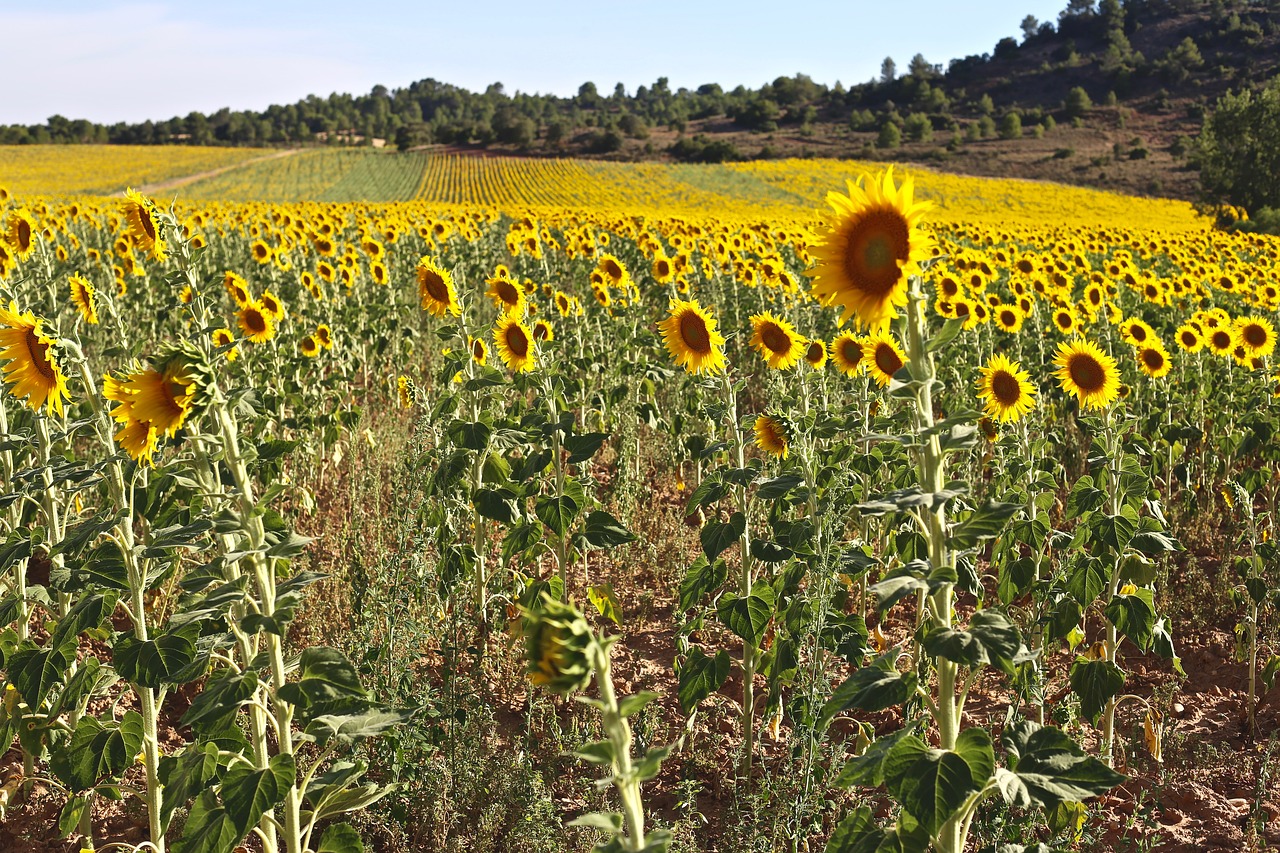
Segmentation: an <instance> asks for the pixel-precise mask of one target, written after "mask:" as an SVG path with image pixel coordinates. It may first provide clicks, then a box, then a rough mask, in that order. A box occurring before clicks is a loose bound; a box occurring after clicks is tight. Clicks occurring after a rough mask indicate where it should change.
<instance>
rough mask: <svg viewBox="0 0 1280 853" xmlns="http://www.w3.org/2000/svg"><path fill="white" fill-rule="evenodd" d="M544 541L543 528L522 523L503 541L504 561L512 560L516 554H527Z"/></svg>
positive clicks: (512, 529)
mask: <svg viewBox="0 0 1280 853" xmlns="http://www.w3.org/2000/svg"><path fill="white" fill-rule="evenodd" d="M541 540H542V527H541V526H539V525H537V524H532V523H529V522H522V523H521V524H518V525H516V526H515V527H513V528H511V531H510V532H509V533H508V534H507V535H506V537H505V538H504V539H503V540H502V559H503V560H510V559H511V558H512V557H514V556H515V555H516V554H525V553H528V551H529V550H530V549H531V548H533V546H534V545H537V544H538V543H539V542H540V541H541Z"/></svg>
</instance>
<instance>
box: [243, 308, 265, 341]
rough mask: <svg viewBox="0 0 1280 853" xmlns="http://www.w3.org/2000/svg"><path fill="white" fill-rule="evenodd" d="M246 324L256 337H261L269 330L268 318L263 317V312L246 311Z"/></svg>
mask: <svg viewBox="0 0 1280 853" xmlns="http://www.w3.org/2000/svg"><path fill="white" fill-rule="evenodd" d="M244 324H245V325H246V326H248V327H249V331H250V332H251V333H253V334H255V335H260V334H262V333H263V332H265V331H266V330H267V318H266V317H264V316H262V312H261V311H257V310H251V311H246V312H245V315H244Z"/></svg>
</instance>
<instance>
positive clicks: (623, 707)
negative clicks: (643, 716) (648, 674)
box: [618, 690, 658, 720]
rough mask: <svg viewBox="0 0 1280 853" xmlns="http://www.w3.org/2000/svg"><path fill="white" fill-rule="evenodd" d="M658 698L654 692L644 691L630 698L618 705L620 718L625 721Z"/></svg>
mask: <svg viewBox="0 0 1280 853" xmlns="http://www.w3.org/2000/svg"><path fill="white" fill-rule="evenodd" d="M657 698H658V694H657V693H654V692H653V691H652V690H642V691H640V692H639V693H636V694H635V695H633V696H628V697H627V698H626V699H623V700H622V701H621V702H619V703H618V716H619V717H622V719H624V720H625V719H626V718H627V717H630V716H631V715H632V714H635V713H636V712H638V711H639V710H640V709H641V708H643V707H645V706H646V705H648V704H649V703H650V702H652V701H653V700H654V699H657Z"/></svg>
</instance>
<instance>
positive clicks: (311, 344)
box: [298, 335, 320, 358]
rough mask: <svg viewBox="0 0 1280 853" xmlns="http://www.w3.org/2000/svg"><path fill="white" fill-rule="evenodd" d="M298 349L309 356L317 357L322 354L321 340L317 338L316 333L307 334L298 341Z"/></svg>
mask: <svg viewBox="0 0 1280 853" xmlns="http://www.w3.org/2000/svg"><path fill="white" fill-rule="evenodd" d="M298 351H299V352H300V353H302V354H303V355H305V356H306V357H307V358H315V357H316V356H318V355H319V354H320V342H319V341H317V340H316V339H315V336H314V335H307V336H306V337H305V338H303V339H302V340H301V341H299V342H298Z"/></svg>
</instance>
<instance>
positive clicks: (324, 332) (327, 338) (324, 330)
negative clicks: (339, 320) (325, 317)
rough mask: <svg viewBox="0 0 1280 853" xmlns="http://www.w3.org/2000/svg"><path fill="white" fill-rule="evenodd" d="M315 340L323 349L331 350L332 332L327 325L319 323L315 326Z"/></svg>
mask: <svg viewBox="0 0 1280 853" xmlns="http://www.w3.org/2000/svg"><path fill="white" fill-rule="evenodd" d="M315 334H316V340H317V341H319V342H320V346H322V347H324V348H325V349H333V330H332V329H330V328H329V324H328V323H321V324H320V325H319V326H316V332H315Z"/></svg>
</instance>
